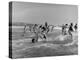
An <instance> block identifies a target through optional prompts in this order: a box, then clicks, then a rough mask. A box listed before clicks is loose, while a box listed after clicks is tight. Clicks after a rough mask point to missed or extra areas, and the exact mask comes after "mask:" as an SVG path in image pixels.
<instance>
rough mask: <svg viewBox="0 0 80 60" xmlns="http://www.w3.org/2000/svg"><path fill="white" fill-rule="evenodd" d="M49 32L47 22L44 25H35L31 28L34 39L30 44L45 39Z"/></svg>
mask: <svg viewBox="0 0 80 60" xmlns="http://www.w3.org/2000/svg"><path fill="white" fill-rule="evenodd" d="M48 32H49V26H48V24H47V22H45V25H37V24H35V25H34V26H33V33H34V34H35V37H34V38H33V39H32V43H35V42H37V41H38V38H41V39H45V40H46V38H47V36H46V34H47V33H48Z"/></svg>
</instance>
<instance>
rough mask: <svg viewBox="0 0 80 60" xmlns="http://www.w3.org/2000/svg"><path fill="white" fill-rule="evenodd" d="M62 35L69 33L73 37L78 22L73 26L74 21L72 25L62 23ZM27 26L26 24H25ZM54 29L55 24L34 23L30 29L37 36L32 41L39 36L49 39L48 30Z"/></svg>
mask: <svg viewBox="0 0 80 60" xmlns="http://www.w3.org/2000/svg"><path fill="white" fill-rule="evenodd" d="M61 27H62V35H67V34H69V35H70V36H71V38H72V32H74V31H77V24H75V25H74V26H73V23H70V25H68V24H65V25H62V26H61ZM25 28H26V26H25ZM53 29H54V26H52V27H51V29H50V26H49V25H48V23H47V22H45V24H44V25H42V24H41V25H39V24H34V25H33V26H32V27H31V28H30V31H31V30H32V31H31V32H33V33H34V35H35V37H33V38H32V43H35V42H37V41H38V39H39V38H41V39H44V40H46V39H47V34H48V32H49V31H50V30H51V32H52V30H53Z"/></svg>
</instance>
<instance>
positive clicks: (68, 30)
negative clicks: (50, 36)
mask: <svg viewBox="0 0 80 60" xmlns="http://www.w3.org/2000/svg"><path fill="white" fill-rule="evenodd" d="M77 28H78V27H77V23H76V24H75V25H73V23H70V25H68V24H65V25H63V26H62V35H67V34H69V35H70V36H71V38H72V32H74V31H77Z"/></svg>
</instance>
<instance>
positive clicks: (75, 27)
mask: <svg viewBox="0 0 80 60" xmlns="http://www.w3.org/2000/svg"><path fill="white" fill-rule="evenodd" d="M74 29H75V31H76V30H77V23H76V24H75V26H74Z"/></svg>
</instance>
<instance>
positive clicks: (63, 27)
mask: <svg viewBox="0 0 80 60" xmlns="http://www.w3.org/2000/svg"><path fill="white" fill-rule="evenodd" d="M64 29H65V26H64V24H63V25H62V35H64Z"/></svg>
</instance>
